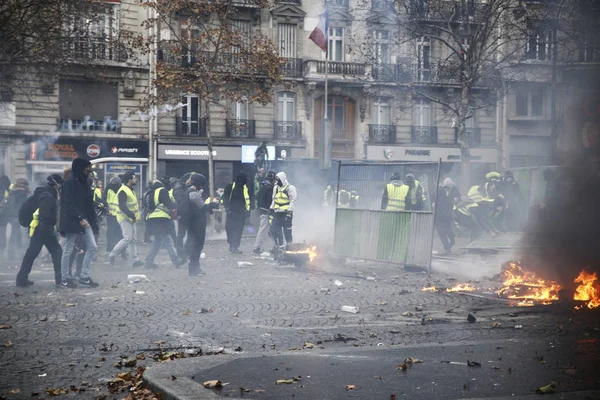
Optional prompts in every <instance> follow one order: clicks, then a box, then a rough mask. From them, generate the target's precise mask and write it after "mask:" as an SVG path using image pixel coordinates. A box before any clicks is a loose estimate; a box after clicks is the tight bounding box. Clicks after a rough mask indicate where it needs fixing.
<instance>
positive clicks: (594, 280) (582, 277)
mask: <svg viewBox="0 0 600 400" xmlns="http://www.w3.org/2000/svg"><path fill="white" fill-rule="evenodd" d="M573 282H575V283H579V286H578V287H577V289H575V296H574V297H573V298H574V299H575V300H582V301H587V302H588V303H587V307H588V308H596V307H599V306H600V283H599V282H598V276H597V275H596V273H595V272H594V273H589V272H587V271H585V270H583V271H581V272H580V273H579V276H578V277H577V278H575V280H574V281H573Z"/></svg>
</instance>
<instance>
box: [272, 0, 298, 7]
mask: <svg viewBox="0 0 600 400" xmlns="http://www.w3.org/2000/svg"><path fill="white" fill-rule="evenodd" d="M275 3H288V4H296V5H298V6H301V5H302V0H275Z"/></svg>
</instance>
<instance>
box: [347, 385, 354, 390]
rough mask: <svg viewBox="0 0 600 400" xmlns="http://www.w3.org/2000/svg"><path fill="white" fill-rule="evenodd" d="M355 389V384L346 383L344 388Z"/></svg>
mask: <svg viewBox="0 0 600 400" xmlns="http://www.w3.org/2000/svg"><path fill="white" fill-rule="evenodd" d="M354 389H356V385H346V390H354Z"/></svg>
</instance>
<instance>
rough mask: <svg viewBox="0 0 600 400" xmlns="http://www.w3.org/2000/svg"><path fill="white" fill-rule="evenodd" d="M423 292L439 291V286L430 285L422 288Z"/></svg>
mask: <svg viewBox="0 0 600 400" xmlns="http://www.w3.org/2000/svg"><path fill="white" fill-rule="evenodd" d="M421 292H437V288H436V287H435V286H429V287H424V288H421Z"/></svg>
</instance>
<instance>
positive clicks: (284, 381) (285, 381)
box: [276, 376, 302, 385]
mask: <svg viewBox="0 0 600 400" xmlns="http://www.w3.org/2000/svg"><path fill="white" fill-rule="evenodd" d="M301 380H302V377H301V376H295V377H293V378H291V379H278V380H277V382H276V384H277V385H290V384H292V383H296V382H300V381H301Z"/></svg>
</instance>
